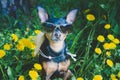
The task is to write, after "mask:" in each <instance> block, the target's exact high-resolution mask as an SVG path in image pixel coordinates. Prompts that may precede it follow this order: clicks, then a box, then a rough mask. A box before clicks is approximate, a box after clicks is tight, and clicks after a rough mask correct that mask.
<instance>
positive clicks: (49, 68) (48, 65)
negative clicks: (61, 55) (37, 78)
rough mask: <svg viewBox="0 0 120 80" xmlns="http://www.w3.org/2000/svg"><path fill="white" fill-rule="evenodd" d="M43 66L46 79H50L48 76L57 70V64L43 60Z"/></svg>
mask: <svg viewBox="0 0 120 80" xmlns="http://www.w3.org/2000/svg"><path fill="white" fill-rule="evenodd" d="M43 68H44V70H45V72H46V80H50V77H51V76H52V75H53V73H54V72H55V71H56V70H57V68H58V64H57V63H55V62H53V61H49V62H43Z"/></svg>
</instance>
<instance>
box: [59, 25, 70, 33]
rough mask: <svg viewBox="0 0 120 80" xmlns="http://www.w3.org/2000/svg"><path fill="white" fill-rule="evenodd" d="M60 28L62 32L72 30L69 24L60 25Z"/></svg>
mask: <svg viewBox="0 0 120 80" xmlns="http://www.w3.org/2000/svg"><path fill="white" fill-rule="evenodd" d="M60 28H61V30H62V32H63V33H66V32H67V31H68V32H71V31H72V26H70V25H67V26H60Z"/></svg>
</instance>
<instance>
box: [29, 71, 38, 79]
mask: <svg viewBox="0 0 120 80" xmlns="http://www.w3.org/2000/svg"><path fill="white" fill-rule="evenodd" d="M29 76H30V77H31V78H32V79H37V78H38V77H39V75H38V73H37V72H36V71H35V70H30V71H29Z"/></svg>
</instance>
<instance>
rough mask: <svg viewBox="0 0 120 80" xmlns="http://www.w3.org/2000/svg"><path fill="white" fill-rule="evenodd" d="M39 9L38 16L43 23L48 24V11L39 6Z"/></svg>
mask: <svg viewBox="0 0 120 80" xmlns="http://www.w3.org/2000/svg"><path fill="white" fill-rule="evenodd" d="M37 9H38V15H39V18H40V20H41V23H44V22H46V21H47V20H48V14H47V12H46V10H45V9H44V8H42V7H40V6H38V7H37Z"/></svg>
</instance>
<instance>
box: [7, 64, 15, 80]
mask: <svg viewBox="0 0 120 80" xmlns="http://www.w3.org/2000/svg"><path fill="white" fill-rule="evenodd" d="M7 74H8V77H9V79H10V80H14V77H13V73H12V69H11V67H9V66H8V69H7Z"/></svg>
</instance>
